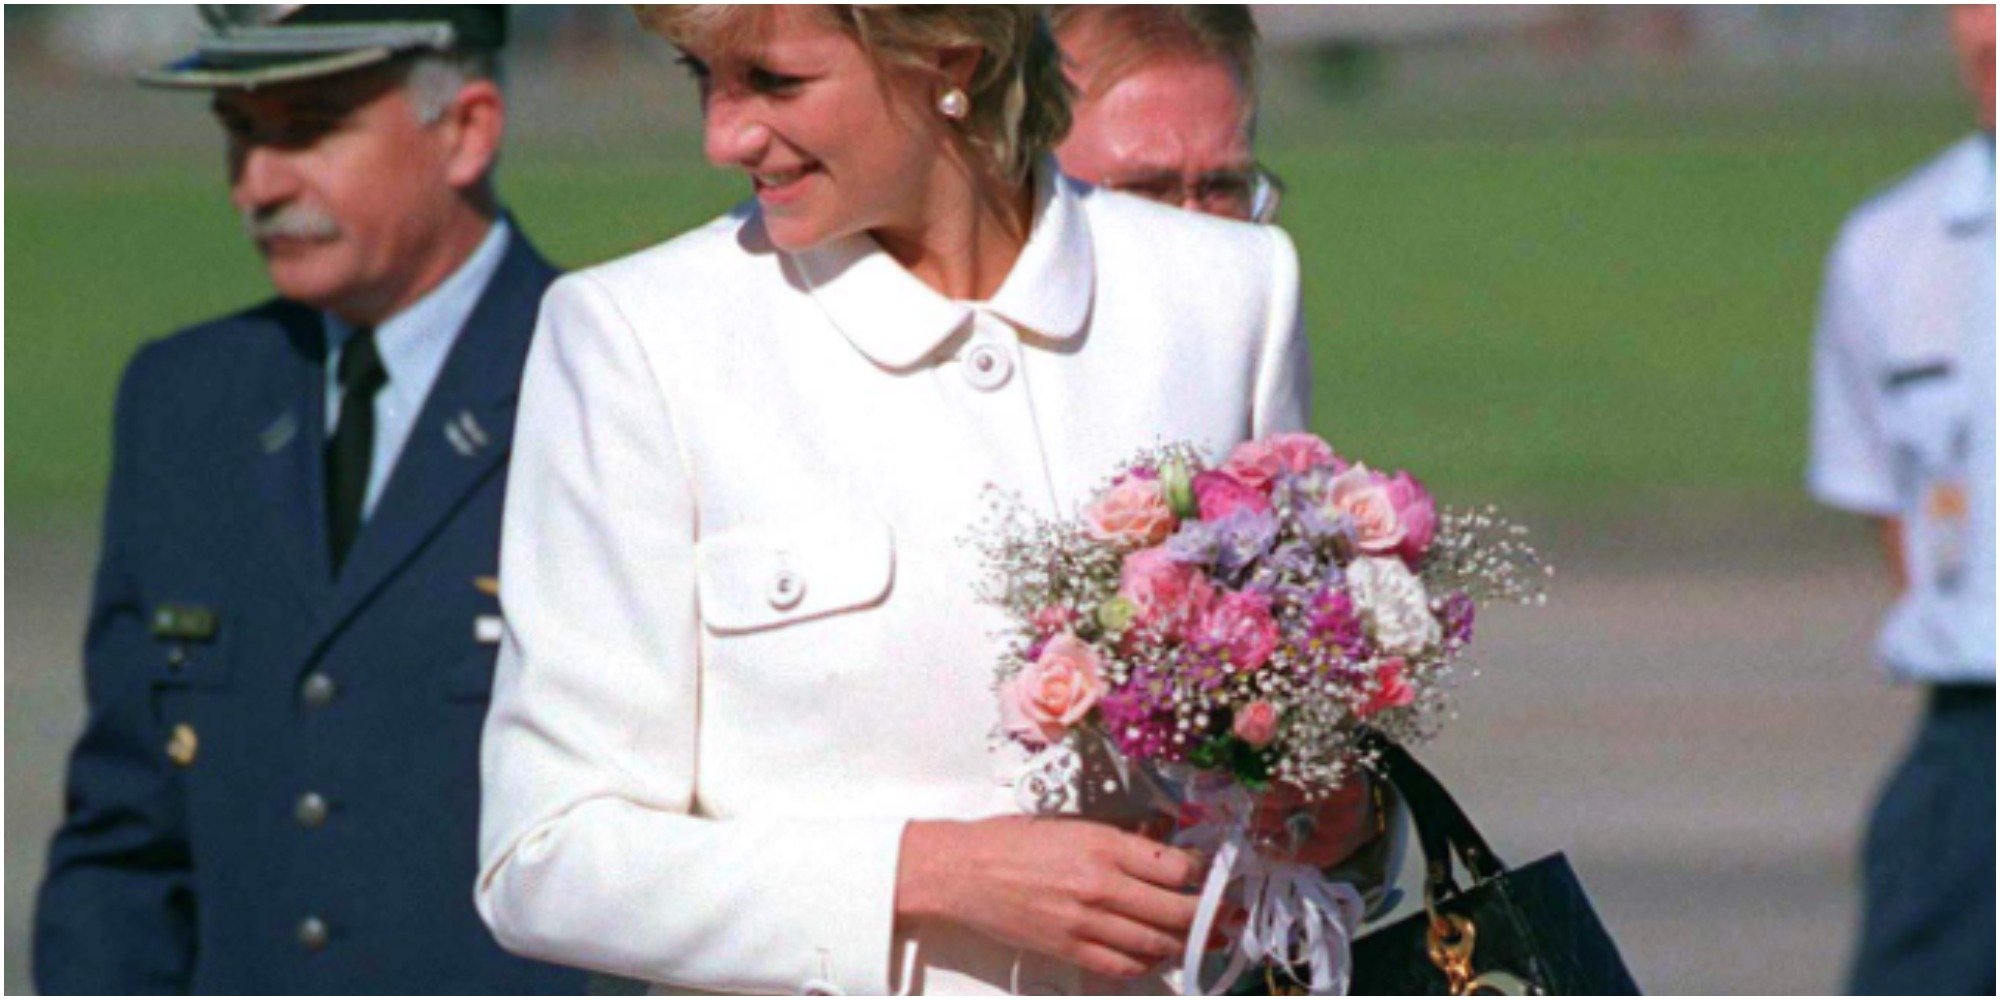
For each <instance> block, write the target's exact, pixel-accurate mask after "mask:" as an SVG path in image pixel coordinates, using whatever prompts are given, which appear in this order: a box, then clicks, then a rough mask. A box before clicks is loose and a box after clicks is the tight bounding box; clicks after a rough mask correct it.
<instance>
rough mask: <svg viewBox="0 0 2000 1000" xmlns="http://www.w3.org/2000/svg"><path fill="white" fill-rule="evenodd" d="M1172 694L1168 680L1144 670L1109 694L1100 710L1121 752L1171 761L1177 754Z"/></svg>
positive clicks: (1151, 759) (1141, 757)
mask: <svg viewBox="0 0 2000 1000" xmlns="http://www.w3.org/2000/svg"><path fill="white" fill-rule="evenodd" d="M1172 697H1173V689H1172V686H1171V685H1170V684H1169V683H1168V682H1166V681H1165V680H1164V679H1162V678H1160V677H1157V676H1154V675H1152V674H1151V673H1150V672H1147V671H1142V672H1141V673H1140V674H1139V675H1137V676H1135V677H1134V678H1133V679H1132V682H1131V683H1130V684H1127V685H1126V686H1124V687H1122V688H1118V689H1116V690H1114V691H1112V692H1110V693H1109V694H1106V695H1105V696H1104V698H1103V700H1101V701H1099V702H1098V703H1097V712H1098V716H1099V717H1100V718H1101V719H1102V720H1103V722H1104V729H1105V732H1107V733H1108V734H1110V736H1111V741H1112V743H1114V744H1115V745H1116V746H1117V747H1118V751H1119V752H1120V753H1122V754H1124V755H1125V756H1127V757H1129V758H1131V759H1133V760H1149V761H1163V762H1164V761H1171V760H1173V759H1176V758H1177V757H1178V754H1176V753H1175V752H1174V734H1175V732H1176V731H1177V728H1176V722H1175V719H1174V712H1173V708H1172Z"/></svg>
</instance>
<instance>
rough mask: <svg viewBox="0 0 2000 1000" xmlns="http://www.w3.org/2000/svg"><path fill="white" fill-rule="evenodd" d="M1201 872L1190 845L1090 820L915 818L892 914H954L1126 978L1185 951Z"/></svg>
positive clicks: (993, 933)
mask: <svg viewBox="0 0 2000 1000" xmlns="http://www.w3.org/2000/svg"><path fill="white" fill-rule="evenodd" d="M1202 874H1203V871H1202V862H1201V860H1200V858H1199V857H1197V856H1196V855H1195V854H1194V853H1193V852H1190V851H1186V850H1182V849H1180V848H1176V847H1168V846H1165V845H1163V844H1158V843H1155V842H1153V841H1150V840H1147V839H1145V838H1144V837H1141V836H1138V835H1136V834H1131V833H1125V832H1123V831H1120V830H1117V829H1114V828H1112V827H1109V826H1104V825H1101V824H1098V823H1093V822H1090V821H1087V820H1081V819H1070V818H1061V817H1029V816H1006V817H1000V818H996V819H988V820H981V821H978V822H972V823H952V822H915V823H911V824H910V825H909V826H908V827H906V828H905V829H904V833H903V854H902V865H901V868H900V869H899V870H898V873H897V880H896V882H897V884H896V916H897V918H898V920H899V921H902V920H905V919H910V918H920V919H942V920H947V921H950V922H952V923H956V924H960V925H962V926H965V927H970V928H972V929H973V930H976V931H979V932H981V933H983V934H985V935H987V936H989V937H992V938H995V939H997V940H999V941H1003V942H1005V943H1007V944H1011V945H1014V946H1015V947H1019V948H1025V949H1027V950H1029V951H1032V952H1036V953H1038V954H1042V955H1047V956H1050V957H1053V958H1056V959H1059V960H1062V961H1065V962H1069V963H1070V964H1073V965H1076V966H1079V967H1081V968H1083V969H1084V970H1086V971H1088V972H1092V973H1095V974H1097V975H1102V976H1110V977H1114V978H1120V979H1130V978H1136V977H1138V976H1141V975H1144V974H1145V973H1146V971H1147V970H1149V969H1151V968H1153V967H1154V966H1155V965H1158V964H1159V962H1160V961H1161V960H1162V959H1166V958H1171V957H1177V956H1179V955H1180V954H1181V951H1182V948H1183V946H1184V943H1185V942H1186V941H1187V934H1188V928H1189V927H1190V926H1191V925H1192V924H1193V923H1194V916H1195V909H1196V906H1197V900H1196V898H1195V896H1194V895H1192V892H1193V890H1194V889H1195V888H1197V887H1198V886H1199V885H1200V881H1201V876H1202Z"/></svg>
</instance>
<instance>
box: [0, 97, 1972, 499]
mask: <svg viewBox="0 0 2000 1000" xmlns="http://www.w3.org/2000/svg"><path fill="white" fill-rule="evenodd" d="M1949 110H1950V109H1941V110H1940V112H1939V113H1938V114H1936V115H1924V116H1917V117H1916V118H1915V119H1914V120H1912V119H1911V118H1908V117H1904V116H1897V117H1883V118H1881V119H1878V120H1872V121H1865V122H1861V123H1858V124H1859V126H1866V127H1852V128H1847V129H1842V130H1834V131H1828V132H1826V133H1825V134H1823V135H1820V134H1814V135H1810V136H1807V137H1803V138H1802V137H1800V136H1797V135H1793V136H1791V137H1788V138H1783V139H1779V138H1769V137H1759V136H1756V135H1743V134H1740V133H1736V134H1726V135H1720V136H1710V137H1709V138H1703V137H1701V135H1700V134H1699V133H1698V130H1697V131H1696V133H1695V134H1689V130H1687V129H1685V128H1680V129H1676V130H1673V131H1665V130H1663V132H1662V137H1660V138H1637V139H1626V140H1618V141H1613V140H1588V139H1577V138H1564V139H1548V140H1541V141H1524V140H1522V139H1519V138H1507V139H1501V138H1494V139H1485V140H1467V141H1462V142H1457V143H1452V144H1443V143H1426V142H1419V141H1410V140H1398V139H1382V138H1377V139H1373V140H1360V141H1355V142H1353V143H1351V144H1347V145H1343V144H1341V143H1338V142H1331V141H1329V142H1324V143H1314V142H1309V141H1304V138H1303V137H1301V136H1299V135H1294V136H1293V137H1291V138H1290V141H1284V137H1283V136H1282V135H1281V130H1279V129H1278V128H1276V127H1274V128H1273V129H1272V130H1271V131H1272V133H1274V134H1273V136H1272V138H1273V139H1274V141H1276V143H1277V144H1275V145H1274V148H1273V152H1272V155H1271V157H1270V159H1271V162H1272V163H1273V165H1274V166H1275V167H1276V168H1277V169H1278V170H1279V172H1280V173H1282V174H1283V175H1284V176H1285V178H1286V179H1287V181H1288V182H1289V184H1290V188H1291V192H1292V193H1291V196H1290V198H1289V199H1288V201H1287V203H1286V206H1287V207H1286V218H1285V225H1286V228H1287V229H1288V230H1290V231H1291V232H1292V234H1293V235H1294V237H1295V238H1296V239H1297V241H1298V243H1299V247H1300V252H1301V256H1302V258H1303V264H1304V273H1305V283H1306V306H1307V321H1308V324H1309V328H1310V329H1311V331H1312V335H1313V341H1314V350H1315V355H1314V364H1315V373H1316V376H1317V377H1316V402H1317V405H1316V413H1317V421H1318V425H1319V429H1320V430H1321V431H1322V432H1323V433H1325V434H1327V435H1328V436H1329V437H1330V438H1331V439H1332V440H1333V441H1334V442H1335V443H1336V445H1337V446H1339V447H1340V448H1342V450H1344V451H1348V452H1352V453H1355V454H1358V455H1361V456H1363V457H1364V458H1369V459H1371V460H1373V461H1376V462H1378V463H1382V464H1392V465H1400V466H1407V467H1410V468H1412V469H1415V470H1417V471H1419V472H1420V473H1422V474H1424V475H1426V476H1427V477H1428V478H1429V479H1431V480H1432V482H1433V484H1434V485H1436V486H1439V487H1441V488H1443V490H1444V491H1445V492H1446V493H1447V494H1448V495H1452V494H1455V495H1461V496H1463V495H1499V496H1503V497H1506V498H1509V499H1513V498H1525V499H1529V500H1532V501H1534V502H1537V503H1543V502H1552V503H1555V504H1558V505H1563V506H1575V505H1582V504H1611V505H1631V504H1638V503H1643V502H1645V501H1646V500H1648V499H1649V498H1653V497H1657V496H1662V495H1667V494H1670V493H1671V494H1686V493H1690V492H1692V493H1704V492H1706V493H1712V494H1715V495H1718V496H1724V495H1727V496H1739V495H1744V494H1751V495H1767V496H1769V495H1777V494H1779V493H1785V494H1790V493H1792V492H1795V491H1796V486H1795V483H1796V481H1797V470H1798V469H1799V467H1800V463H1801V461H1802V449H1803V439H1804V415H1805V407H1806V385H1805V380H1806V369H1807V361H1808V356H1809V348H1810V330H1811V324H1812V318H1813V305H1814V300H1815V297H1816V293H1817V286H1818V282H1819V268H1820V261H1821V257H1822V255H1823V254H1824V252H1825V248H1826V246H1827V244H1828V242H1829V241H1830V239H1831V238H1832V234H1833V232H1834V230H1835V228H1836V227H1837V226H1838V224H1839V221H1840V219H1841V217H1842V216H1843V215H1844V214H1845V213H1846V212H1847V211H1848V210H1849V209H1851V208H1852V207H1853V206H1854V205H1855V204H1856V203H1857V202H1859V201H1860V200H1861V199H1862V198H1864V197H1865V196H1866V195H1867V194H1868V193H1869V192H1870V191H1871V190H1872V189H1874V188H1876V187H1877V186H1879V185H1880V184H1882V183H1883V182H1885V181H1887V180H1889V179H1891V178H1893V177H1894V176H1896V175H1897V174H1899V173H1900V172H1902V171H1903V170H1905V169H1907V168H1908V167H1910V166H1912V165H1914V164H1916V163H1918V162H1920V161H1921V160H1923V159H1924V158H1925V157H1926V156H1928V155H1930V153H1931V152H1932V151H1934V150H1935V149H1937V148H1939V147H1940V146H1942V145H1943V144H1944V143H1946V142H1948V141H1950V139H1951V138H1952V131H1951V128H1952V126H1951V124H1950V121H1951V116H1950V115H1949V114H1948V113H1946V112H1948V111H1949ZM18 162H19V161H18V160H17V163H18ZM6 174H7V175H6V181H7V187H8V194H9V195H10V198H9V199H8V200H9V202H10V205H9V207H10V208H11V209H12V211H11V212H9V213H8V214H7V218H6V245H7V249H8V250H9V251H11V253H10V254H9V264H8V269H7V279H6V290H7V292H8V293H10V294H9V295H8V296H7V299H6V325H7V332H8V334H9V335H10V336H9V337H8V338H7V347H6V351H7V361H8V362H9V364H8V369H9V372H8V374H9V375H11V376H12V377H11V379H10V380H9V381H10V383H11V385H10V388H11V390H12V391H11V392H9V393H8V394H7V399H6V416H7V419H8V423H9V425H10V429H11V431H12V433H11V435H10V436H9V439H8V447H7V450H6V471H7V500H8V501H10V506H11V507H12V509H13V510H14V511H15V512H17V514H20V515H26V516H29V517H35V516H41V515H43V514H46V513H50V512H53V511H56V510H58V509H65V508H78V507H81V508H83V509H88V508H89V507H90V506H91V505H93V504H94V503H95V502H96V497H97V494H98V492H99V491H100V490H101V488H102V483H103V477H104V473H105V469H106V464H107V461H108V456H107V454H106V442H107V437H108V425H109V416H110V402H111V395H112V392H113V389H114V387H115V384H116V379H117V375H118V372H119V370H120V368H121V366H122V365H123V363H124V360H125V359H126V358H127V357H128V356H129V355H130V353H131V351H132V350H133V348H134V347H135V346H136V345H137V344H138V343H140V342H141V341H143V340H144V339H147V338H151V337H155V336H159V335H162V334H164V333H167V332H169V331H171V330H172V329H174V328H176V327H177V326H180V325H183V324H186V323H189V322H193V321H196V320H199V319H202V318H205V317H208V316H213V315H216V314H218V313H221V312H224V311H227V310H230V309H233V308H236V307H239V306H241V305H243V304H245V303H248V302H250V301H253V300H255V299H257V298H260V297H262V296H263V295H264V294H265V292H264V286H263V281H262V276H261V274H260V272H259V270H258V268H257V265H256V261H255V258H254V256H253V255H252V254H251V252H250V251H249V250H248V248H247V247H246V246H245V245H244V241H243V240H242V238H241V236H240V235H239V234H238V233H237V231H236V226H235V221H234V219H233V217H232V216H231V215H230V213H229V211H228V210H227V208H226V207H225V205H224V197H223V189H222V184H221V181H220V178H219V177H218V176H217V174H219V169H218V168H215V167H213V166H207V165H196V164H187V163H173V164H168V165H165V166H161V165H159V164H154V163H147V162H135V163H132V164H130V165H129V166H127V167H124V168H117V167H112V168H97V169H92V170H88V171H78V170H75V169H65V168H58V167H55V166H52V165H43V166H16V165H10V166H9V167H8V168H7V172H6ZM503 186H504V188H505V190H506V193H507V197H508V200H509V202H510V203H511V204H512V206H513V207H514V210H515V211H516V213H517V214H518V215H519V217H520V218H521V219H522V221H523V223H524V225H525V228H526V229H527V230H528V231H529V232H530V233H531V234H533V236H534V238H535V239H536V240H537V241H538V242H539V243H540V244H541V245H542V247H543V248H544V249H545V250H546V251H547V252H549V253H550V255H551V256H553V257H554V258H556V259H557V260H558V261H560V262H563V263H566V264H572V265H574V264H581V263H585V262H588V261H591V260H596V259H601V258H603V257H606V256H610V255H613V254H617V253H621V252H624V251H627V250H630V249H634V248H637V247H640V246H644V245H647V244H649V243H651V242H654V241H656V240H658V239H660V238H663V237H665V236H666V235H669V234H671V233H674V232H676V231H679V230H681V229H683V228H686V227H688V226H690V225H693V224H695V223H697V222H699V221H701V220H703V219H706V218H708V217H710V216H712V215H713V214H715V213H716V212H718V211H720V210H721V209H722V208H723V207H726V206H727V205H728V204H729V203H730V202H731V201H733V200H734V199H735V198H736V197H737V196H738V194H739V192H740V190H741V187H740V184H738V183H737V182H736V181H734V180H732V179H730V178H727V177H723V176H720V175H717V174H715V173H713V172H711V171H708V170H706V169H704V168H703V167H701V166H700V164H699V163H697V162H695V161H694V159H693V158H692V156H691V155H690V154H689V153H685V152H683V153H680V154H678V155H675V156H671V157H668V158H666V159H665V160H663V161H651V162H649V161H646V160H643V159H640V158H639V157H637V156H636V155H623V156H611V157H606V156H605V155H603V154H602V153H600V152H589V153H577V154H563V153H551V152H546V151H545V152H542V153H540V154H527V153H524V154H522V155H518V156H516V157H514V158H513V159H512V160H510V162H509V164H508V166H507V168H506V174H505V177H504V185H503Z"/></svg>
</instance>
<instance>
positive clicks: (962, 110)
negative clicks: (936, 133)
mask: <svg viewBox="0 0 2000 1000" xmlns="http://www.w3.org/2000/svg"><path fill="white" fill-rule="evenodd" d="M937 109H938V114H941V115H943V116H945V117H946V118H949V119H951V120H952V121H963V120H964V119H965V116H966V115H967V114H969V113H970V112H971V111H972V101H971V99H969V98H967V97H966V96H965V91H963V90H960V89H958V88H957V87H953V88H951V89H949V90H947V91H945V92H944V93H942V94H939V95H938V101H937Z"/></svg>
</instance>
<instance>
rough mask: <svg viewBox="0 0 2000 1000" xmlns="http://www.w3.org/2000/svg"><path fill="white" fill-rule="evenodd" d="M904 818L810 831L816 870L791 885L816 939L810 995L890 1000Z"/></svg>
mask: <svg viewBox="0 0 2000 1000" xmlns="http://www.w3.org/2000/svg"><path fill="white" fill-rule="evenodd" d="M907 823H908V821H907V820H901V819H897V820H883V821H879V822H877V821H861V822H851V823H849V822H842V823H835V824H828V825H827V826H824V827H821V828H819V829H818V830H816V831H815V835H816V838H817V841H818V842H817V843H816V844H815V846H814V851H813V853H814V854H815V855H817V857H818V861H817V865H818V868H819V870H818V871H817V872H816V873H815V877H814V878H813V879H812V880H811V882H810V884H808V885H803V886H798V887H796V892H797V897H796V898H797V900H798V903H799V910H800V916H801V917H802V918H803V924H804V926H807V927H811V928H813V931H812V933H813V934H815V935H817V940H816V941H815V942H814V947H815V948H816V950H817V951H818V954H817V955H814V956H811V963H812V968H813V970H814V973H813V978H809V979H808V980H807V981H805V982H803V983H800V984H799V991H800V992H801V993H803V994H806V995H808V996H811V995H828V994H846V995H853V996H890V995H894V994H895V993H896V991H897V989H898V987H899V986H900V985H901V984H900V983H898V982H896V981H895V980H896V979H897V978H899V977H900V975H902V974H903V973H904V970H902V969H900V968H899V966H900V965H901V964H902V963H901V962H900V961H899V951H898V949H897V947H896V877H897V872H898V870H899V869H900V867H901V863H902V854H903V828H904V826H905V825H907Z"/></svg>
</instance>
